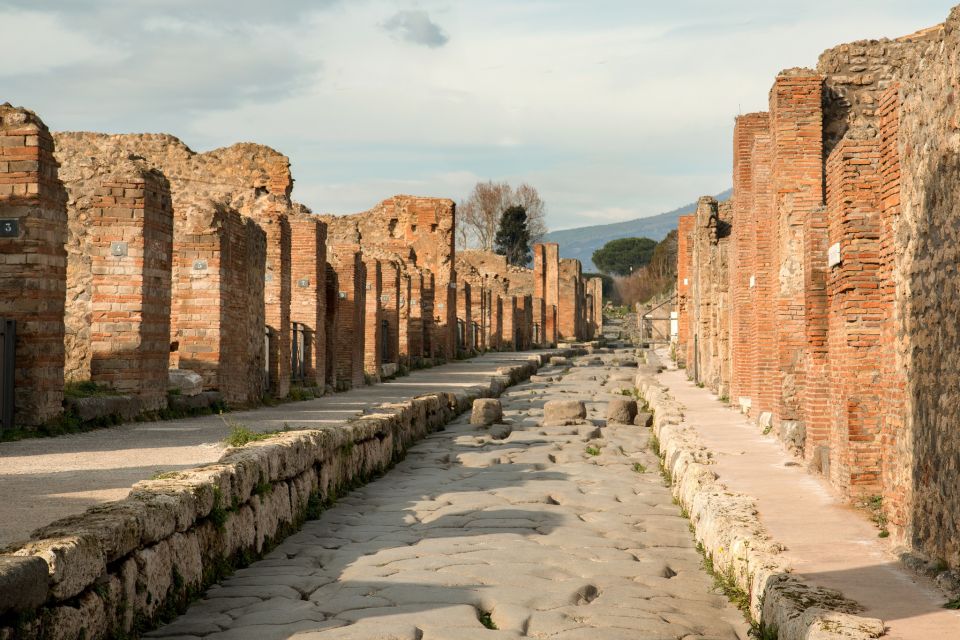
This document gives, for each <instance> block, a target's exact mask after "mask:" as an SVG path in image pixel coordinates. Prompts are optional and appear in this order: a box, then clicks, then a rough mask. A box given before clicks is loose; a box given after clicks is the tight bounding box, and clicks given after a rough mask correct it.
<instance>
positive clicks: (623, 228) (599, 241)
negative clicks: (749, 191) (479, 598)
mask: <svg viewBox="0 0 960 640" xmlns="http://www.w3.org/2000/svg"><path fill="white" fill-rule="evenodd" d="M732 193H733V191H732V190H730V189H728V190H727V191H724V192H723V193H721V194H718V195H717V196H716V198H717V200H726V199H727V198H729V197H730V195H731V194H732ZM696 210H697V203H696V202H693V203H691V204H688V205H685V206H683V207H680V208H679V209H674V210H673V211H669V212H667V213H661V214H659V215H655V216H650V217H648V218H637V219H636V220H627V221H626V222H615V223H613V224H598V225H594V226H592V227H578V228H576V229H564V230H563V231H551V232H550V233H548V234H547V235H545V236H544V237H543V239H544V242H556V243H558V244H559V245H560V257H561V258H576V259H578V260H579V261H580V262H581V263H582V264H583V270H584V272H587V271H596V267H595V266H594V265H593V261H592V260H591V257H592V256H593V252H594V251H596V250H597V249H599V248H600V247H602V246H603V245H605V244H607V243H608V242H610V241H611V240H616V239H617V238H650V239H651V240H656V241H658V242H659V241H660V240H663V239H664V238H665V237H666V235H667V234H668V233H670V230H671V229H676V228H677V218H679V217H680V216H683V215H687V214H688V213H693V212H694V211H696Z"/></svg>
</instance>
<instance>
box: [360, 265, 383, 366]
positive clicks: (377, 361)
mask: <svg viewBox="0 0 960 640" xmlns="http://www.w3.org/2000/svg"><path fill="white" fill-rule="evenodd" d="M361 259H362V260H363V267H364V277H365V279H364V282H365V284H364V291H365V293H364V297H365V304H364V320H363V341H362V342H363V372H364V373H365V374H366V376H367V379H368V380H371V381H379V380H380V371H381V369H380V367H381V365H382V364H383V349H382V348H381V345H382V342H381V338H382V336H383V325H382V321H383V304H382V301H381V296H383V272H382V270H381V266H380V265H381V263H380V260H378V259H377V258H373V257H370V256H368V255H366V254H364V253H362V248H361Z"/></svg>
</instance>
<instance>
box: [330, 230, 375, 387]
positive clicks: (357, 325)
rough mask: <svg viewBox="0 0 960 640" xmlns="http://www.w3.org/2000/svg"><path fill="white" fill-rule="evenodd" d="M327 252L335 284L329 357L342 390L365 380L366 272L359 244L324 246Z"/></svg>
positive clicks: (335, 378)
mask: <svg viewBox="0 0 960 640" xmlns="http://www.w3.org/2000/svg"><path fill="white" fill-rule="evenodd" d="M327 256H328V259H329V266H330V267H331V268H332V270H333V273H334V274H335V277H334V281H335V282H336V287H337V295H336V300H337V308H336V313H335V314H334V323H335V326H334V331H333V332H332V334H333V338H334V346H333V349H330V350H328V357H331V356H332V357H333V358H334V366H333V375H334V381H333V385H334V388H335V389H337V390H338V391H342V390H346V389H350V388H354V387H360V386H362V385H363V382H364V380H363V365H364V362H363V356H364V320H365V316H366V295H365V293H366V291H365V289H366V282H365V277H366V276H365V273H364V265H363V261H362V260H361V255H360V245H356V244H338V245H331V246H329V247H327Z"/></svg>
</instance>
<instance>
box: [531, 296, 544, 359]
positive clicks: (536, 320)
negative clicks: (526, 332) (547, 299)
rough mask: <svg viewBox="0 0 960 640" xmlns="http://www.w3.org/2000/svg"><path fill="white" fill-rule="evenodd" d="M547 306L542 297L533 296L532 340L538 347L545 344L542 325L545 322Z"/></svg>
mask: <svg viewBox="0 0 960 640" xmlns="http://www.w3.org/2000/svg"><path fill="white" fill-rule="evenodd" d="M546 315H547V307H546V305H545V304H544V303H543V298H540V297H536V296H535V297H534V298H533V326H534V332H533V339H532V342H533V344H535V345H536V346H538V347H542V346H545V344H544V335H543V327H544V325H545V324H546Z"/></svg>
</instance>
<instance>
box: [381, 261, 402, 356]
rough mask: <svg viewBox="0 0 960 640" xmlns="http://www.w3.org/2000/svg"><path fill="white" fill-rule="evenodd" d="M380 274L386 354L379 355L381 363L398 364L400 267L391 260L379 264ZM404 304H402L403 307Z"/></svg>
mask: <svg viewBox="0 0 960 640" xmlns="http://www.w3.org/2000/svg"><path fill="white" fill-rule="evenodd" d="M380 274H381V282H382V285H381V293H380V306H381V310H380V313H381V319H382V320H385V321H386V327H387V338H386V340H385V342H386V345H387V352H386V353H382V352H381V353H380V361H381V363H393V364H399V362H400V324H401V320H400V295H401V294H400V288H401V275H400V265H399V264H397V263H396V262H394V261H392V260H386V261H384V262H381V263H380ZM405 306H406V304H405V303H404V307H405Z"/></svg>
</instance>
